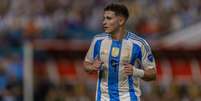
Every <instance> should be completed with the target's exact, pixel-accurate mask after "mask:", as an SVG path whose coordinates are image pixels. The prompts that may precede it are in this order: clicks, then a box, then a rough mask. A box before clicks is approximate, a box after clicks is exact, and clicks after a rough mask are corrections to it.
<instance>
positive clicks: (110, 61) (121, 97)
mask: <svg viewBox="0 0 201 101" xmlns="http://www.w3.org/2000/svg"><path fill="white" fill-rule="evenodd" d="M128 17H129V13H128V9H127V8H126V7H125V6H124V5H123V4H119V3H112V4H109V5H107V6H106V7H105V8H104V14H103V18H104V19H103V22H102V23H103V27H104V33H102V34H99V35H96V36H95V37H94V39H93V41H92V43H91V46H90V48H89V50H88V53H87V55H86V57H85V60H84V67H85V70H86V71H87V72H89V73H90V72H94V71H97V72H98V83H97V91H96V101H139V100H140V95H141V91H140V84H139V80H140V79H143V80H145V81H151V80H155V79H156V67H155V60H154V56H153V54H152V52H151V49H150V46H149V45H148V43H147V42H146V41H145V40H144V39H142V38H140V37H139V36H137V35H136V34H135V33H132V32H129V31H127V30H126V28H125V24H126V21H127V19H128Z"/></svg>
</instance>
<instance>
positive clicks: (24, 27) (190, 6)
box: [0, 0, 201, 101]
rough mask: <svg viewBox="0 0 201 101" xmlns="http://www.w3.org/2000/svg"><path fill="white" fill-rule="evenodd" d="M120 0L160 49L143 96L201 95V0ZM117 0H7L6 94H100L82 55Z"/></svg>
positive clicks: (3, 39) (66, 97)
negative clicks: (108, 7)
mask: <svg viewBox="0 0 201 101" xmlns="http://www.w3.org/2000/svg"><path fill="white" fill-rule="evenodd" d="M120 1H121V2H122V3H124V4H126V5H127V7H128V8H129V10H130V19H129V20H128V29H129V30H131V31H135V32H138V33H139V35H140V36H142V37H144V38H145V39H146V40H147V41H148V42H149V43H150V44H151V47H152V49H153V53H154V55H155V57H156V63H157V71H158V78H157V80H156V81H154V82H149V83H147V82H143V81H142V86H141V89H142V101H201V54H200V52H201V44H200V43H201V0H120ZM109 2H111V1H108V0H0V101H94V96H95V87H96V75H95V74H94V75H87V74H86V73H85V72H84V70H83V66H82V61H83V59H84V56H85V53H86V51H87V49H88V48H89V44H90V41H91V39H92V37H93V36H94V35H96V34H97V33H99V32H101V31H102V27H101V19H102V12H103V11H102V9H103V7H104V5H105V4H107V3H109ZM23 99H24V100H23Z"/></svg>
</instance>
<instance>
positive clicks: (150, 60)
mask: <svg viewBox="0 0 201 101" xmlns="http://www.w3.org/2000/svg"><path fill="white" fill-rule="evenodd" d="M141 54H142V55H141V56H142V58H141V64H142V67H143V68H144V69H152V68H155V67H156V65H155V59H154V55H153V54H152V51H151V48H150V46H149V44H148V43H147V42H144V43H143V44H142V47H141ZM154 70H155V69H154Z"/></svg>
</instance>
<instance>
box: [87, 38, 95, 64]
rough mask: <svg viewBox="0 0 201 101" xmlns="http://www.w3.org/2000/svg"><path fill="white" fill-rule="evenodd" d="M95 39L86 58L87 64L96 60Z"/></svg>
mask: <svg viewBox="0 0 201 101" xmlns="http://www.w3.org/2000/svg"><path fill="white" fill-rule="evenodd" d="M95 43H96V41H95V38H94V39H93V41H92V42H91V45H90V47H89V49H88V51H87V54H86V56H85V60H84V61H85V62H92V61H93V60H94V58H93V54H94V46H95Z"/></svg>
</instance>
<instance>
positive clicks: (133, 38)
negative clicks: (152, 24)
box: [127, 32, 149, 46]
mask: <svg viewBox="0 0 201 101" xmlns="http://www.w3.org/2000/svg"><path fill="white" fill-rule="evenodd" d="M127 39H129V40H131V41H132V42H134V43H140V44H142V45H145V46H149V44H148V42H147V41H146V40H145V39H144V38H142V37H140V36H138V35H137V33H133V32H128V35H127Z"/></svg>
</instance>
